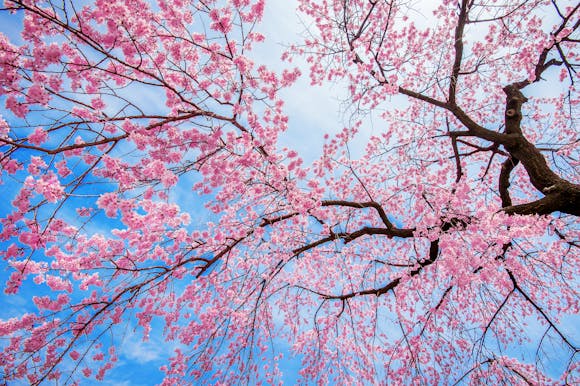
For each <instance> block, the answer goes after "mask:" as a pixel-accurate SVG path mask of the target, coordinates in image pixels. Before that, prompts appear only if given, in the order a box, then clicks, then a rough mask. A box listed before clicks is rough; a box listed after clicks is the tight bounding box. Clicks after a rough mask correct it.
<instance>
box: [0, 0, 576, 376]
mask: <svg viewBox="0 0 580 386" xmlns="http://www.w3.org/2000/svg"><path fill="white" fill-rule="evenodd" d="M295 6H296V1H294V0H284V1H278V0H270V1H268V2H267V8H266V13H265V16H264V22H263V24H262V25H261V26H260V27H258V28H257V30H258V31H260V32H263V33H264V34H265V35H266V37H267V40H266V43H265V44H263V45H261V46H258V47H257V49H256V51H255V52H254V53H253V54H252V55H253V57H254V58H255V60H256V61H257V62H259V63H264V64H267V65H269V66H271V67H272V68H275V69H276V68H279V67H280V62H279V58H280V56H281V55H282V52H283V51H284V45H285V44H287V43H291V42H293V41H296V40H297V35H298V34H299V33H300V32H302V31H303V30H304V28H305V27H304V24H303V22H301V20H300V19H299V18H298V17H297V16H296V15H295V12H294V8H295ZM16 22H17V19H16V18H15V17H14V16H10V15H7V14H6V13H0V31H2V32H4V33H6V34H8V35H9V36H11V37H13V38H14V39H17V38H16V36H15V35H14V32H15V31H16V28H15V24H17V23H16ZM306 24H307V23H306ZM294 63H295V64H296V65H298V66H299V67H301V68H302V69H303V77H302V78H301V79H299V80H298V82H297V83H296V84H295V86H293V87H291V88H289V89H287V90H284V91H282V96H283V99H284V100H285V110H286V112H287V114H288V116H289V119H290V120H289V129H288V131H287V132H286V133H285V134H284V135H283V136H282V138H281V143H282V146H284V145H285V144H287V145H288V146H289V147H292V148H294V149H296V150H298V152H299V154H300V155H301V156H302V157H303V158H304V159H305V162H306V164H309V163H310V162H311V161H313V160H314V159H315V158H316V156H317V155H318V154H319V153H320V147H321V145H322V142H323V136H324V134H325V133H330V134H332V133H336V132H338V131H340V130H341V129H342V127H343V125H344V124H345V121H347V120H348V112H345V111H344V106H343V105H342V104H341V102H342V101H343V100H345V99H346V93H345V87H344V85H342V84H334V85H330V86H325V87H312V86H310V80H309V77H308V76H307V73H306V68H307V67H306V66H302V65H301V64H303V63H301V62H300V61H299V60H298V61H295V62H294ZM285 66H289V65H288V64H285ZM148 100H149V102H150V103H151V104H154V103H155V95H149V96H148ZM0 102H2V101H0ZM2 110H3V103H2V104H0V112H2ZM373 123H374V121H373V119H372V116H371V117H369V119H368V120H367V121H366V122H365V130H363V132H362V133H361V134H360V135H359V136H358V137H357V139H356V141H354V142H353V143H351V144H350V148H351V152H352V154H353V156H354V157H355V158H356V155H357V154H360V152H361V151H362V149H363V147H364V144H365V143H366V139H367V138H368V137H369V136H370V135H372V134H374V130H375V128H374V126H373ZM188 182H189V181H183V182H182V183H181V184H180V185H179V186H178V189H176V190H175V191H173V192H172V196H171V197H172V199H173V200H175V201H176V202H179V203H181V204H183V208H184V209H187V210H188V211H190V212H191V213H195V217H194V221H195V222H196V224H194V226H197V227H203V222H204V221H207V220H211V214H209V213H207V212H206V211H205V209H203V207H202V202H201V199H199V200H191V191H190V189H189V186H190V184H188ZM17 187H18V184H17V183H14V182H10V181H9V182H7V183H5V184H4V185H0V189H1V192H2V196H4V197H11V196H13V194H14V192H15V191H16V189H17ZM185 198H187V199H185ZM7 210H9V205H7V200H0V217H2V216H3V214H5V213H6V211H7ZM192 217H193V216H192ZM111 226H112V224H111V222H110V221H109V222H108V220H105V221H103V222H101V223H100V224H98V225H97V227H95V229H92V230H90V231H91V232H96V231H101V230H103V229H106V228H107V227H111ZM99 227H100V228H99ZM6 274H7V271H6V270H0V280H4V279H5V277H6ZM35 288H37V287H35ZM28 291H30V290H28ZM28 295H30V293H27V292H26V288H25V289H24V291H23V292H22V293H21V295H16V296H9V297H7V296H5V295H4V294H3V293H2V294H0V303H1V304H3V305H4V306H3V307H2V309H1V310H0V319H6V318H10V317H14V316H18V315H20V314H21V313H23V312H24V311H25V310H26V307H30V304H28V303H27V300H26V297H27V296H28ZM28 309H29V310H30V311H32V309H30V308H28ZM131 322H132V320H129V323H128V324H127V325H126V327H125V328H124V330H123V329H119V333H120V336H117V341H120V342H122V343H121V345H120V348H119V351H120V361H119V364H118V366H117V367H116V368H114V369H113V370H112V371H111V372H110V373H109V376H108V377H107V381H106V382H104V383H103V384H105V385H118V386H121V385H152V384H156V383H159V382H160V381H161V379H162V376H163V373H162V372H160V371H159V370H158V368H159V367H160V366H161V365H164V364H165V363H166V359H167V358H168V356H169V355H171V354H172V350H173V347H172V346H171V345H169V344H167V343H166V342H164V341H163V339H162V337H161V334H160V332H161V330H162V325H161V323H157V324H156V327H157V328H155V327H154V330H153V332H152V334H151V338H150V340H149V341H147V342H143V341H142V340H141V334H140V332H139V331H135V329H134V326H133V325H132V324H131ZM567 325H568V323H565V324H564V326H567ZM570 329H573V327H570ZM155 330H157V332H158V334H156V333H155V332H156V331H155ZM576 331H577V329H576ZM277 343H278V344H279V349H280V350H282V351H283V352H285V353H287V352H288V351H287V347H288V346H285V344H284V343H283V342H281V341H279V342H277ZM286 358H287V359H286V360H284V361H283V362H282V363H281V367H282V370H283V371H284V373H285V379H284V380H285V383H286V384H294V383H295V381H296V380H297V378H298V375H297V370H298V366H299V358H290V357H289V355H286Z"/></svg>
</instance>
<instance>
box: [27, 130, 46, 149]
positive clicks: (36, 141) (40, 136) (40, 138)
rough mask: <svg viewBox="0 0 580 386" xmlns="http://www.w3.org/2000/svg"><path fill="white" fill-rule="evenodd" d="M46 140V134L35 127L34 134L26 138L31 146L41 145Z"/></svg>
mask: <svg viewBox="0 0 580 386" xmlns="http://www.w3.org/2000/svg"><path fill="white" fill-rule="evenodd" d="M47 139H48V133H47V132H46V131H45V130H43V129H42V127H37V128H36V130H34V133H32V134H30V135H29V136H28V141H29V142H30V143H32V144H33V145H36V146H39V145H42V144H43V143H44V142H46V140H47Z"/></svg>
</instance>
